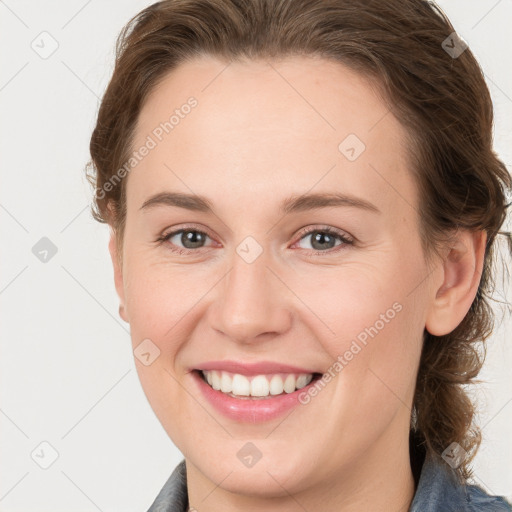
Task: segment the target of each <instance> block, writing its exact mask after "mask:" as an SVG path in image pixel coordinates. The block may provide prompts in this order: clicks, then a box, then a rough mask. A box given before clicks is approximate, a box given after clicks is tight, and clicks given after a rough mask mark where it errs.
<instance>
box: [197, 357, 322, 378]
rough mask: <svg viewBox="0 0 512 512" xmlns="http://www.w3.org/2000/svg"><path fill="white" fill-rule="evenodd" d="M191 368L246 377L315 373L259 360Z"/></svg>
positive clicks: (213, 362)
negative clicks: (256, 361)
mask: <svg viewBox="0 0 512 512" xmlns="http://www.w3.org/2000/svg"><path fill="white" fill-rule="evenodd" d="M191 370H219V371H222V370H224V371H226V372H231V373H239V374H240V375H246V376H248V377H250V376H253V375H264V374H269V373H295V374H297V373H315V370H310V369H309V370H308V369H306V368H299V367H297V366H290V365H287V364H281V363H273V362H271V361H261V362H259V363H239V362H236V361H209V362H207V363H203V364H201V365H199V366H196V367H195V368H191Z"/></svg>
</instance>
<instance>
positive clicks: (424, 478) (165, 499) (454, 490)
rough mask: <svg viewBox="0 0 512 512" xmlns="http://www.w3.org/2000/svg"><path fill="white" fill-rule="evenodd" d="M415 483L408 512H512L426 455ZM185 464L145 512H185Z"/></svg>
mask: <svg viewBox="0 0 512 512" xmlns="http://www.w3.org/2000/svg"><path fill="white" fill-rule="evenodd" d="M415 477H416V479H417V485H416V492H415V494H414V498H413V501H412V503H411V507H410V508H409V512H482V511H483V512H512V504H510V503H509V502H508V501H506V500H505V498H504V497H502V496H491V495H489V494H487V493H486V491H484V490H483V489H482V488H481V487H479V486H477V485H467V484H466V485H464V484H462V483H460V481H459V480H458V478H457V475H456V473H455V470H454V469H452V468H451V467H450V466H449V465H448V464H447V463H445V462H444V461H443V460H442V459H439V458H434V457H432V456H431V455H429V454H427V455H426V457H425V459H424V462H423V465H422V467H421V474H419V475H415ZM187 508H188V496H187V474H186V469H185V460H182V461H181V462H180V463H179V464H178V466H177V467H176V468H175V470H174V471H173V473H172V474H171V476H170V477H169V479H168V480H167V482H166V483H165V485H164V486H163V488H162V490H161V491H160V493H159V494H158V496H157V497H156V499H155V501H154V502H153V504H152V505H151V507H150V508H149V510H148V512H187Z"/></svg>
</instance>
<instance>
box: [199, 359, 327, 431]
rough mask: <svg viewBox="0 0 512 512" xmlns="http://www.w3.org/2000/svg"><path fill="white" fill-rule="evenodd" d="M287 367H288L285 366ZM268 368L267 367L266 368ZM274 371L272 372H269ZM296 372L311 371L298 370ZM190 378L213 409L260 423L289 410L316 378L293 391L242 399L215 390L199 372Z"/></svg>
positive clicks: (246, 421)
mask: <svg viewBox="0 0 512 512" xmlns="http://www.w3.org/2000/svg"><path fill="white" fill-rule="evenodd" d="M286 368H287V369H289V368H290V367H286ZM267 369H268V368H267ZM270 373H274V372H270ZM298 373H312V372H307V371H300V372H298ZM191 375H192V378H193V379H194V380H195V382H196V385H197V386H198V387H199V389H200V390H201V392H202V393H203V395H204V397H205V398H206V399H207V400H208V402H210V404H211V405H212V406H213V408H214V409H215V410H217V411H218V412H220V413H221V414H223V415H224V416H227V417H228V418H230V419H232V420H235V421H237V422H243V423H253V424H254V423H260V422H264V421H269V420H272V419H274V418H277V417H279V416H282V415H283V414H285V413H286V412H288V411H289V410H291V409H293V408H294V407H297V406H298V405H299V404H300V402H299V396H300V395H301V393H305V392H306V393H307V391H308V389H309V388H310V387H311V386H313V385H314V384H315V382H316V380H317V379H313V380H312V381H311V382H310V383H309V384H308V385H307V386H305V387H303V388H301V389H297V390H296V391H294V392H293V393H285V394H282V395H277V396H274V397H271V398H262V399H251V398H249V399H243V398H233V397H231V396H229V395H227V394H225V393H222V392H221V391H217V390H215V389H213V388H212V387H211V386H209V385H208V383H207V382H205V381H204V379H203V378H202V376H201V372H198V371H193V372H191Z"/></svg>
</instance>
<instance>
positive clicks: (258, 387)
mask: <svg viewBox="0 0 512 512" xmlns="http://www.w3.org/2000/svg"><path fill="white" fill-rule="evenodd" d="M269 391H270V384H269V383H268V380H267V378H266V377H265V375H258V376H257V377H254V379H252V381H251V396H268V393H269ZM235 394H236V393H235Z"/></svg>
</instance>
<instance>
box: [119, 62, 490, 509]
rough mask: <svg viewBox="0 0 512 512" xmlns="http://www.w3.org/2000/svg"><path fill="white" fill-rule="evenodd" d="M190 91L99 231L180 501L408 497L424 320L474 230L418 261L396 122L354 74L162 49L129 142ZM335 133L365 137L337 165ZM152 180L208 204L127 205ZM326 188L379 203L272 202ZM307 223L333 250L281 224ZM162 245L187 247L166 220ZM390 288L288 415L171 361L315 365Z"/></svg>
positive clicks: (454, 285)
mask: <svg viewBox="0 0 512 512" xmlns="http://www.w3.org/2000/svg"><path fill="white" fill-rule="evenodd" d="M190 96H194V97H195V98H196V99H197V101H198V106H197V107H196V108H195V109H193V110H192V111H191V113H190V114H189V115H188V116H185V117H184V118H183V119H181V120H180V123H179V125H177V126H176V127H175V128H174V129H173V131H172V132H170V133H169V134H168V135H167V136H166V137H165V138H164V139H163V140H162V141H161V142H160V143H159V144H158V145H157V146H156V147H155V148H154V149H152V150H151V151H150V152H149V154H148V155H147V156H146V157H145V158H144V159H143V160H142V161H141V162H140V163H139V164H138V165H137V166H136V167H135V168H134V169H133V170H132V171H131V172H130V174H129V175H128V178H127V179H128V182H127V217H126V227H125V233H124V241H123V247H122V248H120V247H117V244H116V237H115V233H114V232H112V236H111V241H110V246H109V247H110V252H111V256H112V261H113V265H114V276H115V283H116V289H117V292H118V294H119V297H120V301H121V309H120V314H121V316H122V318H123V319H124V320H125V321H126V322H129V323H130V328H131V336H132V343H133V348H134V349H135V348H136V347H137V346H138V345H139V343H141V341H142V340H144V339H147V338H149V339H150V340H151V341H152V342H153V343H154V344H155V345H156V346H157V347H158V348H159V350H160V355H159V357H158V358H157V359H156V360H155V361H154V362H153V363H152V364H151V365H149V366H145V365H143V364H141V363H140V362H139V361H138V360H137V359H136V365H137V371H138V374H139V378H140V380H141V383H142V386H143V389H144V392H145V394H146V396H147V398H148V400H149V402H150V404H151V406H152V408H153V410H154V411H155V413H156V415H157V417H158V418H159V420H160V421H161V423H162V425H163V427H164V428H165V430H166V431H167V433H168V435H169V436H170V438H171V439H172V440H173V442H174V443H175V444H176V446H177V447H178V448H179V449H180V450H181V452H182V453H183V454H184V456H185V458H186V464H187V478H188V492H189V499H190V503H191V506H193V507H194V508H195V509H197V510H199V511H201V512H212V511H217V512H218V511H223V512H230V511H235V510H236V511H238V510H247V511H257V510H272V511H278V512H281V511H283V512H284V511H287V512H288V511H290V512H291V511H299V510H300V511H302V510H304V509H306V510H318V506H319V505H320V504H321V509H322V511H323V512H330V511H336V512H351V511H358V512H360V511H361V510H372V511H388V512H389V511H393V512H394V511H396V512H398V511H406V510H408V508H409V506H410V503H411V500H412V498H413V495H414V492H415V488H414V481H413V477H412V472H411V467H410V462H409V453H408V433H409V422H410V414H411V406H412V400H413V394H414V386H415V379H416V374H417V369H418V364H419V359H420V351H421V343H422V338H423V333H424V329H427V330H428V331H429V332H431V333H433V334H436V335H441V334H446V333H449V332H451V331H452V330H453V329H454V328H455V327H456V326H457V325H458V324H459V323H460V322H461V321H462V319H463V318H464V316H465V314H466V313H467V311H468V310H469V307H470V305H471V303H472V301H473V299H474V297H475V294H476V292H477V287H478V283H479V279H480V274H481V270H482V263H483V250H484V247H485V233H482V232H478V233H469V232H464V231H461V232H458V233H457V237H456V239H454V243H453V244H452V246H450V247H447V248H446V250H445V251H444V252H442V253H441V256H440V257H439V258H437V259H436V261H435V264H433V265H432V266H431V267H429V266H428V265H427V263H426V261H425V258H424V255H423V252H422V249H421V245H420V238H419V231H418V230H419V217H418V193H417V190H416V186H415V183H414V181H413V179H412V177H411V174H410V170H409V168H408V163H407V159H406V153H405V149H404V148H405V132H404V130H403V128H402V126H401V125H400V124H399V122H398V121H397V120H396V119H395V118H394V117H393V115H392V114H391V113H389V112H388V109H387V108H386V106H385V105H384V103H383V101H382V100H381V99H380V97H379V96H378V95H377V94H376V92H375V91H374V89H373V88H372V87H371V86H370V84H369V83H368V82H367V81H365V80H364V79H363V78H362V77H361V76H360V75H358V74H356V73H355V72H353V71H351V70H349V69H347V68H346V67H344V66H342V65H341V64H339V63H333V62H329V61H327V60H322V59H312V58H305V57H296V58H288V59H286V60H283V61H279V62H277V61H272V62H269V63H267V62H263V61H257V62H255V61H251V62H245V63H231V64H230V65H229V66H227V67H226V63H223V62H220V61H218V60H216V59H214V58H206V57H205V58H201V59H196V60H193V61H190V62H188V63H186V64H182V65H180V66H179V67H178V68H177V69H175V70H174V71H173V72H171V73H169V74H168V75H167V76H166V77H165V80H163V81H162V82H161V83H160V84H159V86H158V87H157V88H156V89H154V90H153V91H152V94H151V95H150V96H149V98H148V100H147V102H146V103H145V105H144V107H143V109H142V111H141V114H140V118H139V122H138V125H137V129H136V134H135V135H136V136H135V140H134V144H133V147H134V148H137V147H140V146H141V145H142V144H143V143H144V141H145V140H146V137H147V136H148V134H150V133H151V132H152V130H153V129H154V128H155V127H156V126H158V125H159V124H160V123H161V122H162V121H164V120H165V119H167V118H168V117H169V115H170V113H172V111H174V109H176V108H179V106H180V105H183V104H184V103H185V102H186V100H187V98H189V97H190ZM350 133H353V134H356V135H357V136H358V138H359V139H360V140H362V141H363V142H364V144H365V145H366V149H365V151H364V152H363V153H362V154H361V155H360V156H359V157H358V158H357V159H356V160H355V161H353V162H351V161H349V160H348V159H347V158H345V156H344V155H343V154H342V153H341V152H340V151H339V149H338V145H339V144H340V142H342V141H343V140H344V139H345V137H347V135H348V134H350ZM163 191H177V192H184V193H195V194H199V195H204V196H206V197H208V198H209V200H210V201H211V203H212V204H213V208H214V214H207V213H203V212H194V211H189V210H186V209H183V208H179V207H172V206H158V207H154V208H150V209H142V210H141V206H142V204H143V203H144V201H145V200H146V199H148V198H149V197H150V196H152V195H153V194H156V193H159V192H163ZM333 191H337V192H342V193H346V194H352V195H354V196H357V197H359V198H363V199H365V200H367V201H369V202H370V203H372V204H373V205H375V206H376V207H377V208H378V209H379V210H380V212H381V213H379V214H376V213H372V212H369V211H365V210H362V209H358V208H354V207H346V206H343V207H339V206H338V207H327V208H320V209H316V210H310V211H303V212H298V213H291V214H289V215H283V213H282V212H280V211H279V204H280V202H281V201H282V200H283V199H285V198H287V197H288V196H290V195H291V194H303V193H307V192H333ZM184 225H185V227H187V228H190V225H192V227H193V228H195V229H199V230H201V231H206V232H207V234H208V237H206V238H205V241H204V244H203V247H202V248H199V249H193V248H192V249H189V254H185V255H179V254H177V253H174V252H172V251H171V247H172V244H171V242H170V241H167V242H164V243H162V244H158V243H157V242H156V240H157V239H158V237H159V236H161V235H162V234H166V233H168V232H170V231H171V230H178V229H180V228H182V229H183V226H184ZM326 226H330V227H333V228H335V229H338V230H340V231H341V233H342V234H344V235H345V236H347V235H348V236H350V237H352V239H353V240H354V243H353V244H352V245H345V246H343V248H342V249H341V250H339V251H337V252H336V251H335V249H337V248H338V247H339V244H340V243H342V242H340V241H339V239H337V238H336V237H335V244H336V247H334V249H333V248H330V247H332V246H330V245H325V242H324V246H323V247H325V248H323V249H322V246H321V245H320V246H319V245H318V244H316V245H313V244H314V239H313V237H312V236H311V235H309V236H308V235H305V236H303V237H302V238H300V234H299V230H300V229H301V228H304V227H311V228H317V229H321V228H322V227H326ZM247 236H251V237H253V238H254V239H255V240H256V241H257V243H258V244H259V245H260V246H261V248H262V250H263V252H262V254H261V255H260V256H259V257H258V258H257V259H256V260H255V261H254V262H252V263H250V264H249V263H247V262H246V261H245V260H244V259H242V258H241V257H240V256H239V255H238V254H237V252H236V248H237V246H238V245H239V244H240V243H241V242H242V241H243V240H244V239H245V238H246V237H247ZM172 242H173V243H174V244H175V245H174V247H175V248H181V249H184V248H190V247H191V245H187V246H185V245H183V239H182V238H181V237H180V236H179V235H178V236H175V237H174V238H173V239H172ZM185 243H186V240H185ZM319 247H320V248H319ZM315 249H316V250H317V251H324V254H320V255H315V254H314V250H315ZM193 251H195V252H193ZM328 252H330V254H328ZM118 256H121V257H122V258H121V259H122V262H121V263H119V262H118ZM394 303H399V304H400V305H401V306H402V309H401V311H400V312H399V313H397V314H396V315H395V317H394V318H393V319H392V320H390V321H389V322H388V323H386V324H385V327H384V328H382V329H381V330H379V332H378V334H377V335H376V336H375V337H373V338H370V339H369V341H368V343H367V345H366V346H365V347H364V348H363V349H362V350H361V351H360V352H359V353H358V354H357V355H356V356H354V358H353V359H352V360H351V361H350V362H348V364H346V366H345V367H344V368H343V370H342V371H341V372H339V373H337V375H336V377H335V378H333V379H332V380H331V381H330V382H329V383H328V385H327V386H325V388H324V389H323V390H322V391H321V392H319V393H318V395H317V396H316V397H314V399H312V400H311V401H310V403H309V404H307V405H301V406H299V407H296V408H295V409H294V410H293V411H292V413H291V414H289V415H288V416H285V417H280V418H278V419H276V420H272V421H269V422H264V423H259V424H248V423H238V422H235V421H231V420H229V419H227V418H226V417H224V416H222V415H220V414H219V413H217V412H216V411H215V410H214V409H213V408H212V407H211V406H210V404H209V403H208V402H206V401H205V400H204V399H203V397H202V395H201V394H200V393H199V390H198V389H197V387H196V386H195V385H194V382H193V380H192V377H191V375H190V373H189V369H190V368H193V367H195V366H197V365H199V363H202V362H205V361H210V360H219V359H234V360H241V361H262V360H270V361H276V362H284V363H288V364H292V365H297V366H300V367H305V368H310V369H311V370H312V371H318V372H325V371H327V369H328V368H329V367H331V365H332V363H333V362H334V361H335V360H336V358H337V357H338V356H339V355H343V354H344V353H345V352H346V351H347V350H348V349H349V347H350V344H351V342H352V340H354V339H355V338H356V337H357V335H358V334H359V333H361V332H362V331H364V329H365V328H368V327H370V326H372V325H374V324H375V322H376V320H378V319H379V318H380V315H381V314H383V313H385V312H386V310H388V309H389V308H391V307H392V305H393V304H394ZM248 441H250V442H252V443H253V444H254V445H256V447H257V448H258V450H259V451H260V452H261V454H262V457H261V459H260V460H259V461H258V463H256V464H255V465H254V466H253V467H251V468H248V467H246V466H245V465H244V464H242V463H241V462H240V460H239V459H238V458H237V452H238V451H239V450H240V449H241V448H242V447H243V446H244V445H245V443H246V442H248Z"/></svg>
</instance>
